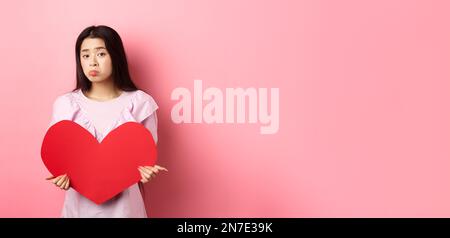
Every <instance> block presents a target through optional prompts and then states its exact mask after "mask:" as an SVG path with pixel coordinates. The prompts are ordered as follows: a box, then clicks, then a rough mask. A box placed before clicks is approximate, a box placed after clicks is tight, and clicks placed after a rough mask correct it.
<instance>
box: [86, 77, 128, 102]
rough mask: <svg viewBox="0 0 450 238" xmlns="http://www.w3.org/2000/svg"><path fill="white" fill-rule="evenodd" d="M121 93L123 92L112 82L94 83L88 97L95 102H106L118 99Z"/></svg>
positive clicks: (87, 93)
mask: <svg viewBox="0 0 450 238" xmlns="http://www.w3.org/2000/svg"><path fill="white" fill-rule="evenodd" d="M120 93H121V91H120V90H119V89H118V88H116V86H115V85H114V82H113V81H112V80H105V81H103V82H93V83H92V85H91V88H90V89H89V91H87V92H86V96H87V97H88V98H91V99H94V100H98V101H106V100H110V99H114V98H116V97H118V96H119V95H120Z"/></svg>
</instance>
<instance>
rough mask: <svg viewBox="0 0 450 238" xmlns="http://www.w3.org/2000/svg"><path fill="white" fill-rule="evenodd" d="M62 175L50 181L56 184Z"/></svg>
mask: <svg viewBox="0 0 450 238" xmlns="http://www.w3.org/2000/svg"><path fill="white" fill-rule="evenodd" d="M63 176H64V175H60V176H58V177H56V178H54V179H53V180H52V183H54V184H56V183H57V182H58V181H59V180H60V179H62V177H63Z"/></svg>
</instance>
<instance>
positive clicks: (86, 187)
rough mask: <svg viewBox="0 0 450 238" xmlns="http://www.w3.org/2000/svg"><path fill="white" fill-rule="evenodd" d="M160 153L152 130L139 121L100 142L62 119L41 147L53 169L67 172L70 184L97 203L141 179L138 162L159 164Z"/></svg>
mask: <svg viewBox="0 0 450 238" xmlns="http://www.w3.org/2000/svg"><path fill="white" fill-rule="evenodd" d="M156 156H157V151H156V145H155V142H154V141H153V137H152V135H151V133H150V131H149V130H147V129H146V128H145V127H144V126H143V125H141V124H139V123H136V122H126V123H124V124H122V125H120V126H119V127H117V128H116V129H114V130H112V131H111V132H110V133H109V134H108V135H107V136H106V137H105V138H104V139H103V141H102V142H101V143H99V142H98V141H97V140H96V139H95V138H94V137H93V136H92V134H91V133H89V131H87V130H86V129H84V128H83V127H82V126H80V125H78V124H77V123H75V122H72V121H68V120H64V121H60V122H58V123H56V124H54V125H53V126H52V127H50V128H49V129H48V131H47V133H46V134H45V137H44V141H43V142H42V147H41V157H42V161H43V162H44V164H45V166H46V167H47V169H48V170H49V171H50V173H51V174H52V175H53V176H59V175H63V174H67V175H68V176H69V178H70V186H71V187H72V188H73V189H75V190H76V191H78V192H79V193H81V194H82V195H83V196H85V197H87V198H89V199H90V200H92V201H93V202H95V203H96V204H101V203H103V202H105V201H107V200H109V199H111V198H113V197H114V196H115V195H117V194H119V193H120V192H122V191H123V190H125V189H126V188H128V187H130V186H131V185H133V184H135V183H137V182H139V180H140V179H141V176H140V173H139V171H138V166H153V165H155V163H156Z"/></svg>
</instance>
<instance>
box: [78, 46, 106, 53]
mask: <svg viewBox="0 0 450 238" xmlns="http://www.w3.org/2000/svg"><path fill="white" fill-rule="evenodd" d="M94 49H95V50H101V49H105V50H106V48H105V47H103V46H99V47H95V48H94ZM85 51H89V49H82V50H81V52H85Z"/></svg>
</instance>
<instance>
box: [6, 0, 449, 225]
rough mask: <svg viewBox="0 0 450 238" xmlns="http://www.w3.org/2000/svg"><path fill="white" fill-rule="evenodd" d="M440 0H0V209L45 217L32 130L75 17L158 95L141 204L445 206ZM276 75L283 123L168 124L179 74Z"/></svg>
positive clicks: (175, 210)
mask: <svg viewBox="0 0 450 238" xmlns="http://www.w3.org/2000/svg"><path fill="white" fill-rule="evenodd" d="M449 7H450V3H448V1H444V0H443V1H425V0H423V1H412V0H404V1H399V0H397V1H390V0H389V1H388V0H383V1H359V0H353V1H350V0H344V1H312V0H311V1H300V0H299V1H294V0H292V1H288V0H285V1H275V0H273V1H272V0H270V1H269V0H267V1H258V0H244V1H238V0H231V1H230V0H227V1H225V0H223V1H207V0H203V1H200V0H194V1H181V0H179V1H170V0H169V1H168V0H164V1H163V0H158V1H156V0H153V1H133V0H128V1H106V0H105V1H82V0H81V1H80V0H79V1H57V0H54V1H31V0H30V1H23V0H22V1H19V0H18V1H11V2H8V3H5V2H4V1H3V2H2V3H0V29H1V31H2V33H1V38H0V51H1V57H0V67H1V72H2V73H1V76H0V80H1V94H0V106H1V115H2V119H1V123H0V216H1V217H57V216H59V213H60V209H61V205H62V201H63V195H64V192H63V191H60V190H58V189H56V188H55V187H54V186H52V185H51V184H49V182H47V181H45V180H44V178H45V177H46V176H47V175H48V172H47V170H46V169H45V167H44V166H43V164H42V162H41V159H40V145H41V141H42V137H43V135H44V134H45V129H46V127H47V125H48V123H49V120H50V114H51V105H52V103H53V100H54V99H55V97H56V96H58V95H60V94H62V93H64V92H67V91H69V90H71V89H72V88H73V86H74V82H75V79H74V75H75V63H74V59H75V57H74V44H75V40H76V37H77V36H78V34H79V32H80V31H81V30H82V29H84V28H85V27H87V26H89V25H92V24H105V25H109V26H111V27H113V28H114V29H116V30H117V31H118V32H119V34H120V35H121V36H122V38H123V40H124V44H125V48H126V51H127V54H128V59H129V63H130V65H131V66H130V67H131V72H132V76H134V78H135V81H136V83H137V84H138V85H139V86H140V87H141V88H143V89H144V90H146V91H147V92H149V93H150V94H151V95H152V96H153V97H154V98H155V99H156V101H157V102H158V104H159V105H160V110H159V111H158V112H159V114H158V116H159V123H160V124H159V150H160V164H161V165H164V166H166V167H167V168H168V169H169V170H170V171H169V173H167V174H166V175H160V176H159V177H157V178H156V179H155V180H154V181H152V182H151V183H150V184H149V185H148V186H147V191H148V193H147V194H146V195H147V204H148V211H149V215H150V216H151V217H449V216H450V203H449V202H448V201H450V173H449V170H450V159H449V157H450V147H449V146H448V145H449V143H450V105H449V102H450V80H449V79H450V67H449V66H450V27H449V24H448V23H449V22H450V15H448V12H449V10H450V8H449ZM195 79H200V80H202V81H203V86H204V88H206V87H217V88H219V89H225V88H226V87H231V88H237V87H243V88H247V87H254V88H272V87H275V88H279V89H280V108H279V109H280V127H279V131H278V133H276V134H273V135H261V134H260V133H259V127H260V125H258V124H174V123H173V122H172V120H171V117H170V111H171V108H172V106H173V105H174V104H175V102H174V101H172V100H171V99H170V94H171V92H172V91H173V90H174V89H175V88H177V87H186V88H189V89H190V90H191V91H193V82H194V80H195Z"/></svg>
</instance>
